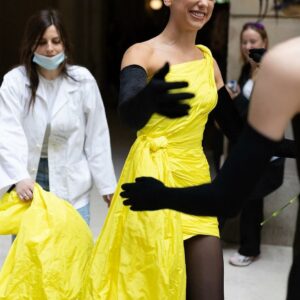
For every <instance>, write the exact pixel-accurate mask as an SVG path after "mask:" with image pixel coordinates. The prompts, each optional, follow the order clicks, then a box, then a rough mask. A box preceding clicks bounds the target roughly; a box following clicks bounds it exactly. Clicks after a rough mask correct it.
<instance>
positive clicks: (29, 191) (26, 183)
mask: <svg viewBox="0 0 300 300" xmlns="http://www.w3.org/2000/svg"><path fill="white" fill-rule="evenodd" d="M33 188H34V181H33V180H32V179H31V178H26V179H23V180H21V181H19V182H17V183H16V192H17V195H18V196H19V198H20V199H21V200H23V201H29V200H31V199H32V197H33Z"/></svg>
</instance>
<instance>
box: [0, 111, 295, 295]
mask: <svg viewBox="0 0 300 300" xmlns="http://www.w3.org/2000/svg"><path fill="white" fill-rule="evenodd" d="M108 121H109V124H110V125H111V124H112V123H113V132H112V140H111V143H112V151H113V160H114V164H115V170H116V174H117V176H118V175H119V174H120V171H121V168H122V165H123V162H124V159H125V157H126V155H127V152H128V149H129V145H130V144H131V143H132V141H133V139H134V134H133V133H132V132H131V133H130V131H128V130H124V129H123V126H122V124H120V122H119V121H118V120H117V119H115V118H111V117H110V115H108ZM106 213H107V207H106V204H105V203H104V201H103V200H102V199H100V198H99V197H98V196H97V194H96V193H93V197H92V202H91V229H92V231H93V234H94V237H95V238H96V237H97V236H98V235H99V232H100V230H101V227H102V225H103V222H104V219H105V216H106ZM10 242H11V238H10V237H9V236H0V268H1V266H2V264H3V262H4V260H5V257H6V255H7V253H8V251H9V247H10ZM236 248H237V245H234V244H224V267H225V299H226V300H254V299H255V300H266V299H268V300H269V299H272V300H284V299H285V295H286V285H287V276H288V272H289V268H290V265H291V257H292V249H291V247H281V246H271V245H263V246H262V254H261V257H260V258H259V259H258V260H257V261H255V262H254V263H253V264H251V265H250V266H248V267H244V268H238V267H233V266H231V265H229V264H228V259H229V257H230V256H231V255H232V254H233V253H234V252H235V251H236ZM133 300H135V299H133Z"/></svg>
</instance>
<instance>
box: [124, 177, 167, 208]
mask: <svg viewBox="0 0 300 300" xmlns="http://www.w3.org/2000/svg"><path fill="white" fill-rule="evenodd" d="M122 189H123V192H121V193H120V195H121V197H123V198H126V200H124V201H123V204H124V205H126V206H130V209H131V210H135V211H141V210H157V209H161V208H165V207H164V203H163V199H164V193H165V191H167V189H168V188H166V186H165V185H164V184H163V183H162V182H161V181H159V180H157V179H155V178H152V177H138V178H136V180H135V183H124V184H123V185H122Z"/></svg>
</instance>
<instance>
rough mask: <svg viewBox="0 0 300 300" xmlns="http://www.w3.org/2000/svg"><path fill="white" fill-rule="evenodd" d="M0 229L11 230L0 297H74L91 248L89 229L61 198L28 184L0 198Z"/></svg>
mask: <svg viewBox="0 0 300 300" xmlns="http://www.w3.org/2000/svg"><path fill="white" fill-rule="evenodd" d="M0 234H17V238H16V239H15V241H14V243H13V244H12V247H11V249H10V251H9V253H8V256H7V258H6V260H5V262H4V265H3V267H2V269H1V271H0V299H1V300H50V299H51V300H75V299H78V297H79V293H80V291H81V288H82V282H83V276H84V270H85V268H86V264H87V261H88V259H89V257H90V255H91V251H92V247H93V239H92V233H91V231H90V229H89V227H88V226H87V224H86V223H85V221H84V220H83V219H82V217H81V216H80V215H79V214H78V212H77V211H76V210H75V209H74V208H73V207H72V206H71V205H70V204H69V203H67V202H66V201H64V200H62V199H60V198H58V197H56V196H55V195H54V194H52V193H49V192H46V191H44V190H43V189H42V188H41V187H40V186H39V185H37V184H36V185H35V187H34V197H33V200H32V202H31V201H30V202H22V201H20V200H19V198H18V196H17V194H16V192H15V191H12V192H11V193H9V194H8V193H7V194H5V195H4V196H3V197H2V199H0Z"/></svg>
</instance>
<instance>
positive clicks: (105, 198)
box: [103, 194, 114, 207]
mask: <svg viewBox="0 0 300 300" xmlns="http://www.w3.org/2000/svg"><path fill="white" fill-rule="evenodd" d="M113 196H114V194H108V195H103V200H104V201H105V202H106V203H107V206H108V207H109V206H110V203H111V200H112V198H113Z"/></svg>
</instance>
